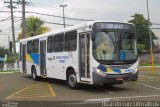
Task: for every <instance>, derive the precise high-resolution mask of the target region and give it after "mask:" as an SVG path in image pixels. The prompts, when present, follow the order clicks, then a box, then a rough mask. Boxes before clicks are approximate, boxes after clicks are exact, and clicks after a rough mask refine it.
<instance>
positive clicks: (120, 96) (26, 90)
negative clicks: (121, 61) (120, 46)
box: [0, 70, 160, 107]
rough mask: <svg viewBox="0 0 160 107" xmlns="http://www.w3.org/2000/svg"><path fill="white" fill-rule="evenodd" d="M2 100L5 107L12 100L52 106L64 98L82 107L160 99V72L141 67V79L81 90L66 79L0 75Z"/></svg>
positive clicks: (63, 100)
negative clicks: (85, 106)
mask: <svg viewBox="0 0 160 107" xmlns="http://www.w3.org/2000/svg"><path fill="white" fill-rule="evenodd" d="M0 100H1V101H3V102H2V103H3V107H7V106H6V105H7V104H10V105H12V103H13V105H16V104H17V105H18V106H16V107H25V106H26V107H34V106H33V104H35V107H38V106H42V105H43V106H42V107H50V106H51V105H52V103H53V102H54V103H58V104H61V103H62V102H65V101H71V102H72V103H73V101H74V102H75V104H79V103H80V104H79V106H80V105H81V104H90V103H91V104H94V103H93V102H95V101H96V102H100V101H160V71H159V72H156V75H152V73H151V71H146V70H145V71H142V70H141V71H140V72H139V81H138V82H128V83H124V84H123V85H115V86H113V87H111V88H104V87H103V86H89V85H82V86H81V87H80V89H78V90H71V89H69V88H68V87H67V86H66V83H65V81H60V80H54V79H42V80H41V81H33V80H32V79H31V77H30V76H26V75H23V74H21V73H14V74H0ZM31 101H34V103H33V102H32V103H31ZM22 102H23V103H22ZM67 103H68V102H67ZM20 104H22V105H21V106H20ZM28 104H30V105H28ZM37 104H39V105H37ZM44 105H45V106H44ZM92 106H93V105H92ZM94 106H96V104H94ZM51 107H52V106H51Z"/></svg>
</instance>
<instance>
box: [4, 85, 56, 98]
mask: <svg viewBox="0 0 160 107" xmlns="http://www.w3.org/2000/svg"><path fill="white" fill-rule="evenodd" d="M54 96H56V94H55V92H54V91H53V89H52V87H51V85H50V84H49V83H38V84H33V85H31V86H28V87H25V88H23V89H21V90H19V91H17V92H15V93H13V94H11V95H10V96H8V97H6V98H5V99H26V98H41V97H54Z"/></svg>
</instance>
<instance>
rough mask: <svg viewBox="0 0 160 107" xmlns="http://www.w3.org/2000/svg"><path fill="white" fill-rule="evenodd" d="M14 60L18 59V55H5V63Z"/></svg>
mask: <svg viewBox="0 0 160 107" xmlns="http://www.w3.org/2000/svg"><path fill="white" fill-rule="evenodd" d="M16 60H18V55H17V54H15V55H14V54H11V55H9V56H8V57H7V60H6V63H7V64H13V63H15V62H16Z"/></svg>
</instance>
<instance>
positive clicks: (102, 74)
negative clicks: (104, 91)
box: [96, 69, 105, 76]
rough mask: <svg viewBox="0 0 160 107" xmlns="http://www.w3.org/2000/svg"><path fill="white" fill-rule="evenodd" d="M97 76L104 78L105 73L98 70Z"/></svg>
mask: <svg viewBox="0 0 160 107" xmlns="http://www.w3.org/2000/svg"><path fill="white" fill-rule="evenodd" d="M96 72H97V74H99V75H101V76H104V75H105V73H104V72H103V71H101V70H100V69H96Z"/></svg>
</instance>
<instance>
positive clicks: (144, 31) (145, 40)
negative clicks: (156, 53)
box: [129, 14, 158, 53]
mask: <svg viewBox="0 0 160 107" xmlns="http://www.w3.org/2000/svg"><path fill="white" fill-rule="evenodd" d="M132 17H133V18H134V19H132V20H130V21H129V22H130V23H133V24H135V27H136V35H137V42H138V50H139V52H140V53H141V52H148V51H149V50H150V37H149V30H148V20H146V19H145V18H144V16H143V15H142V14H134V16H132ZM150 25H152V23H150ZM151 36H152V43H153V46H154V45H155V44H154V40H155V39H158V38H157V37H156V36H155V34H154V33H153V31H151Z"/></svg>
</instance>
